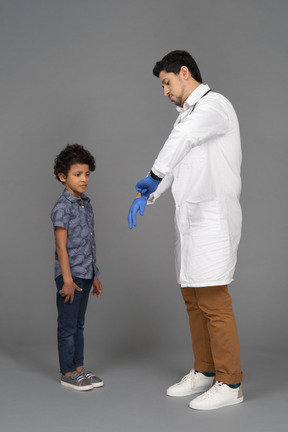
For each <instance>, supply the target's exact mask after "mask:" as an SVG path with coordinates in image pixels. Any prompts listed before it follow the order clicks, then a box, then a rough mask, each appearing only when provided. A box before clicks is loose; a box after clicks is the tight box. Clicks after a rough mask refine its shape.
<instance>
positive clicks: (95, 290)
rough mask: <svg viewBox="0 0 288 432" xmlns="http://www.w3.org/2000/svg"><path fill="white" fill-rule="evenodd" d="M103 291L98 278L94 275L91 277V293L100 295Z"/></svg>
mask: <svg viewBox="0 0 288 432" xmlns="http://www.w3.org/2000/svg"><path fill="white" fill-rule="evenodd" d="M102 292H103V288H102V284H101V282H100V280H99V279H98V278H97V277H96V276H94V279H93V290H92V293H91V294H92V295H96V296H97V297H100V295H101V294H102Z"/></svg>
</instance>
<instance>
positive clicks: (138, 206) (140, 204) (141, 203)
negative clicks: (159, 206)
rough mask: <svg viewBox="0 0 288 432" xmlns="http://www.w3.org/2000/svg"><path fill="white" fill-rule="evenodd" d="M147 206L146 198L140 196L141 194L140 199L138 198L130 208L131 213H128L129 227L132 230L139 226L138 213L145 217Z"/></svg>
mask: <svg viewBox="0 0 288 432" xmlns="http://www.w3.org/2000/svg"><path fill="white" fill-rule="evenodd" d="M137 196H138V195H137ZM146 204H147V198H146V196H140V194H139V197H138V198H137V197H136V198H135V199H134V201H133V203H132V205H131V207H130V210H129V213H128V225H129V228H130V229H132V228H133V225H134V226H135V227H136V226H137V219H136V216H137V213H138V211H139V212H140V215H141V216H143V215H144V211H145V207H146Z"/></svg>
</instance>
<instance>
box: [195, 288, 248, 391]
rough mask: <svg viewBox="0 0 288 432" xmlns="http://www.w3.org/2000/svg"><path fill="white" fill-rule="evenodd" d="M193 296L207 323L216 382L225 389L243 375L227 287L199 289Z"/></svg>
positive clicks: (237, 381)
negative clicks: (221, 383)
mask: <svg viewBox="0 0 288 432" xmlns="http://www.w3.org/2000/svg"><path fill="white" fill-rule="evenodd" d="M195 293H196V297H197V303H198V307H199V309H200V310H201V311H202V313H203V314H204V316H205V319H206V321H207V329H208V333H209V336H210V347H211V352H212V357H213V363H214V366H215V373H216V376H215V379H216V381H220V382H224V383H225V384H228V385H229V384H230V385H233V384H239V383H240V382H241V381H242V375H243V374H242V370H241V362H240V349H239V339H238V333H237V328H236V322H235V317H234V313H233V309H232V302H231V297H230V294H229V292H228V287H227V285H224V286H215V287H201V288H196V291H195ZM192 325H193V323H192ZM204 366H205V365H204ZM200 370H201V371H203V369H200Z"/></svg>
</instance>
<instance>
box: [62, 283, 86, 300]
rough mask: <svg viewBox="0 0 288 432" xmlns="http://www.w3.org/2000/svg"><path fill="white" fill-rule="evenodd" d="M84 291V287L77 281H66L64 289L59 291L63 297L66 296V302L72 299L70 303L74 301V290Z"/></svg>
mask: <svg viewBox="0 0 288 432" xmlns="http://www.w3.org/2000/svg"><path fill="white" fill-rule="evenodd" d="M75 290H76V291H83V290H82V288H79V287H78V286H77V285H76V284H75V282H73V281H72V282H64V284H63V287H62V289H61V290H60V291H59V294H60V295H61V297H65V300H64V303H67V302H68V301H69V300H70V303H73V300H74V292H75Z"/></svg>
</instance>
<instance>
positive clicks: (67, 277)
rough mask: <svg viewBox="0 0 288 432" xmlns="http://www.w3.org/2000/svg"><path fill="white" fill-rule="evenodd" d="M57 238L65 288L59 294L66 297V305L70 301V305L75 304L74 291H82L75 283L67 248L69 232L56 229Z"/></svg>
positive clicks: (57, 249) (63, 229) (57, 248)
mask: <svg viewBox="0 0 288 432" xmlns="http://www.w3.org/2000/svg"><path fill="white" fill-rule="evenodd" d="M55 237H56V252H57V255H58V260H59V264H60V268H61V272H62V276H63V281H64V284H63V287H62V289H61V290H60V291H59V294H60V295H61V296H62V297H65V300H64V303H67V302H68V301H69V300H70V303H73V300H74V291H75V289H76V290H77V291H82V289H81V288H79V287H78V286H77V285H76V284H75V282H74V281H73V278H72V274H71V270H70V263H69V257H68V252H67V248H66V244H67V231H66V229H65V228H62V227H57V226H56V227H55Z"/></svg>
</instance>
